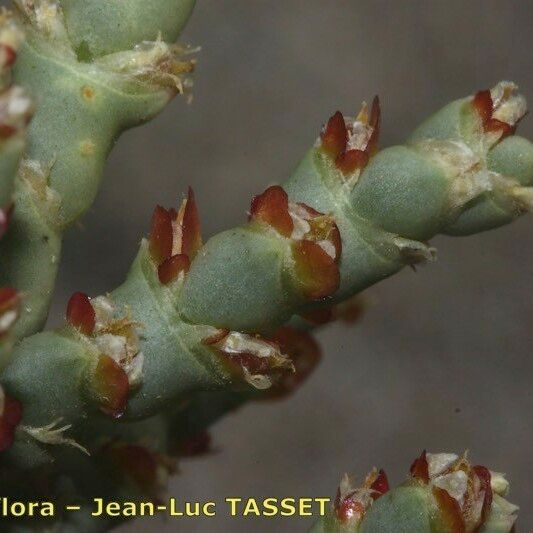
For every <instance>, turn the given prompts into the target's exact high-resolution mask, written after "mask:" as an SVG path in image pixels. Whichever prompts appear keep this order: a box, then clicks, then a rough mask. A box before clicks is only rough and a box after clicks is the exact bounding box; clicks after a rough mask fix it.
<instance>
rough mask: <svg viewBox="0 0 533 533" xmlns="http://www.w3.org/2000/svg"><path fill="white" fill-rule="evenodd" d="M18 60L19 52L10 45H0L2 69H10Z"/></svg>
mask: <svg viewBox="0 0 533 533" xmlns="http://www.w3.org/2000/svg"><path fill="white" fill-rule="evenodd" d="M16 60H17V52H15V50H14V48H12V47H11V46H9V45H8V44H5V43H1V44H0V67H1V68H10V67H12V66H13V65H14V64H15V61H16Z"/></svg>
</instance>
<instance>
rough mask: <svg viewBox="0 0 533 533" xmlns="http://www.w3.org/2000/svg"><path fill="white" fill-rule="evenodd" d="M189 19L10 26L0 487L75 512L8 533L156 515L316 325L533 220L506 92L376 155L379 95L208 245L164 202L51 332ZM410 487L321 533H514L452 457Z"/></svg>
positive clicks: (0, 124) (531, 194)
mask: <svg viewBox="0 0 533 533" xmlns="http://www.w3.org/2000/svg"><path fill="white" fill-rule="evenodd" d="M193 5H194V1H192V0H158V1H157V2H146V1H144V0H121V1H120V2H119V1H118V0H110V1H109V2H102V1H101V0H62V1H59V0H58V1H54V0H31V1H30V0H17V1H16V2H15V6H14V13H13V14H10V13H8V12H4V13H3V14H2V16H1V19H0V24H1V33H0V66H1V68H2V82H3V84H4V85H3V92H2V94H1V95H0V171H1V176H0V234H1V235H2V237H3V238H2V241H1V242H0V286H1V288H0V363H1V366H2V369H3V372H2V375H1V379H0V383H1V385H0V452H1V455H0V468H1V471H2V494H6V495H8V496H9V497H11V498H14V499H19V500H32V501H33V500H39V499H42V498H43V496H44V495H46V497H47V499H52V500H53V501H55V502H57V503H63V504H68V503H70V502H73V501H75V502H78V503H80V502H81V503H80V505H81V511H80V512H79V513H76V514H63V513H61V512H59V513H57V514H56V515H55V516H54V517H53V518H50V519H46V520H45V519H44V518H43V520H42V521H36V520H26V521H24V520H22V521H21V520H20V519H15V518H13V520H7V521H5V523H6V528H8V529H10V528H12V529H13V531H18V530H19V528H20V527H23V528H30V529H31V528H35V529H40V528H41V529H42V528H56V530H61V531H62V530H69V528H70V529H74V530H81V531H99V530H105V529H107V528H109V527H111V525H113V523H112V522H111V521H107V520H104V519H99V520H95V519H91V518H90V515H89V512H88V506H89V503H90V502H91V501H92V499H93V498H94V497H100V498H101V497H104V498H105V497H110V498H112V499H113V500H114V501H126V500H128V501H138V500H143V499H144V500H145V499H147V498H152V499H157V498H158V497H160V495H161V492H162V491H164V489H165V483H166V479H167V477H168V476H169V475H170V474H171V473H173V472H174V470H175V462H176V459H177V458H178V457H180V456H184V455H191V454H196V453H201V452H203V451H206V450H207V449H208V447H209V437H208V434H207V433H206V430H207V428H208V426H209V425H210V424H211V423H212V422H214V421H215V420H216V419H217V418H219V417H221V416H222V415H224V414H225V413H226V412H228V411H230V410H233V409H235V408H236V407H237V406H239V405H241V404H242V403H244V402H246V401H253V400H261V399H274V398H279V397H284V396H286V395H288V394H290V393H291V392H292V391H294V390H295V389H296V388H297V387H298V386H300V384H301V383H302V382H303V381H304V380H305V378H306V377H307V376H308V375H309V374H310V372H312V371H313V369H314V368H315V367H316V365H317V364H318V362H319V359H320V353H319V349H318V346H317V344H316V342H315V341H314V340H313V338H312V336H311V333H310V330H311V329H312V328H314V327H317V326H319V325H322V324H325V323H327V322H329V321H331V320H335V319H337V318H342V317H348V318H349V317H354V316H356V315H357V314H358V307H357V303H354V297H356V296H357V294H358V293H359V292H361V291H362V290H363V289H365V288H367V287H369V286H370V285H372V284H374V283H376V282H378V281H380V280H382V279H384V278H387V277H389V276H391V275H392V274H395V273H396V272H398V271H400V270H401V269H402V268H403V267H405V266H407V265H416V264H417V263H421V262H426V261H432V260H434V258H435V253H436V252H435V249H434V248H433V247H431V246H430V245H429V244H428V241H429V239H431V238H432V237H433V236H435V235H437V234H449V235H470V234H473V233H477V232H481V231H484V230H488V229H492V228H496V227H499V226H502V225H504V224H507V223H510V222H512V221H513V220H515V219H516V218H517V217H519V216H520V215H522V214H524V213H526V212H527V211H530V210H531V208H532V206H533V145H532V144H531V143H530V142H529V141H528V140H526V139H524V138H521V137H518V136H516V135H515V130H516V127H517V125H518V123H519V121H520V120H521V119H522V117H523V116H524V115H525V114H526V101H525V98H524V97H523V96H522V95H521V94H520V92H519V91H518V87H517V86H516V85H515V84H514V83H512V82H509V81H502V82H500V83H498V84H497V85H496V86H495V87H493V88H492V89H491V90H481V91H479V92H477V93H475V94H473V95H471V96H467V97H465V98H461V99H459V100H456V101H454V102H452V103H450V104H448V105H447V106H445V107H444V108H442V109H441V110H440V111H438V112H437V113H436V114H435V115H433V116H432V117H430V118H429V119H427V120H426V121H425V122H424V123H423V124H422V125H421V126H420V127H419V128H418V129H417V130H416V131H415V132H414V133H413V134H412V135H411V136H410V138H409V139H408V140H407V141H406V142H405V144H403V145H399V146H393V147H390V148H385V149H383V150H379V137H380V129H381V105H380V101H379V99H378V98H377V97H376V98H374V100H373V101H372V104H371V105H370V106H367V105H366V104H363V105H362V107H361V109H360V111H359V112H358V113H357V115H356V116H355V117H350V116H345V115H343V114H342V113H341V112H336V113H335V114H334V115H333V116H332V117H331V118H330V119H329V120H327V121H326V123H325V125H324V126H323V127H322V129H321V131H317V135H316V141H315V142H314V144H313V145H312V146H311V148H310V149H309V150H308V152H307V153H306V154H305V156H304V158H303V160H302V161H301V163H300V164H299V165H298V166H297V168H296V170H295V172H294V173H293V175H292V176H291V177H289V179H288V180H287V181H286V182H284V183H282V184H279V185H272V186H270V187H268V188H267V189H266V190H264V191H263V192H261V191H258V194H257V195H256V196H254V197H253V199H252V201H251V205H250V209H249V216H248V220H247V221H245V222H244V223H243V224H242V225H241V226H238V227H236V228H233V229H230V230H227V231H224V232H222V233H219V234H218V235H215V236H213V237H211V238H210V239H208V240H207V241H206V242H205V244H204V243H203V242H204V241H203V239H202V234H201V224H200V218H199V213H198V209H197V205H196V198H195V195H194V193H193V191H192V189H189V190H188V192H187V195H186V197H185V198H184V199H183V200H182V201H181V203H179V204H178V205H176V206H174V207H162V206H157V207H156V208H155V210H154V213H153V216H152V221H151V229H150V233H149V236H148V238H146V239H144V240H143V241H142V242H141V245H140V248H139V252H138V254H137V257H136V258H135V260H134V261H133V264H132V266H131V269H130V272H129V274H128V275H127V277H126V280H125V281H124V283H123V284H122V285H121V286H119V287H118V288H116V289H114V290H112V291H111V292H110V293H108V294H106V295H102V296H96V297H92V298H91V297H89V296H88V295H86V294H84V293H81V292H77V293H75V294H74V295H72V297H71V298H70V300H69V302H68V304H67V309H66V324H65V326H64V327H62V328H59V329H57V330H53V331H46V332H41V330H42V329H43V325H44V322H45V320H46V317H47V313H48V309H49V305H50V299H51V296H52V292H53V287H54V283H55V278H56V274H57V269H58V264H59V258H60V251H61V240H62V236H63V234H64V232H65V231H66V229H67V228H68V227H69V226H71V225H72V224H73V223H74V222H75V221H76V220H78V219H79V218H80V217H81V216H82V215H83V214H84V213H85V212H86V211H87V210H88V208H89V207H90V205H91V204H92V202H93V200H94V198H95V196H96V193H97V189H98V186H99V183H100V181H101V177H102V170H103V167H104V163H105V159H106V157H107V155H108V153H109V152H110V150H111V147H112V145H113V143H114V142H115V140H116V139H117V138H118V136H119V135H120V133H121V132H122V131H124V130H125V129H127V128H129V127H132V126H135V125H138V124H141V123H143V122H146V121H147V120H149V119H150V118H152V117H153V116H155V115H156V114H157V113H159V112H160V111H161V110H162V109H163V108H164V106H165V105H166V104H167V103H168V101H169V100H170V99H171V98H172V97H173V96H175V95H176V94H179V93H187V92H188V90H189V88H190V85H191V82H190V80H189V74H190V72H191V71H192V70H193V67H194V60H193V59H190V57H189V53H190V52H191V49H190V48H189V47H187V46H182V45H177V44H173V43H174V41H175V40H176V39H177V38H178V36H179V34H180V32H181V30H182V28H183V26H184V25H185V23H186V21H187V19H188V16H189V15H190V12H191V10H192V8H193ZM11 71H12V72H11ZM21 87H22V88H21ZM28 95H29V96H28ZM32 102H35V115H34V116H33V119H32V120H31V122H29V119H30V117H31V116H32V114H33V111H34V105H33V104H32ZM412 478H413V479H411V480H410V481H409V482H408V483H407V484H406V485H405V486H403V487H402V488H399V489H394V490H392V491H390V492H389V491H388V482H387V479H386V476H385V475H384V473H382V472H373V473H372V474H371V475H370V476H369V477H368V478H367V480H366V481H365V483H364V485H363V488H362V489H356V488H353V487H351V485H349V483H348V482H343V484H342V486H341V488H340V489H339V495H338V498H337V500H336V503H335V506H334V510H333V511H332V515H331V516H330V517H328V518H327V519H326V520H324V522H323V523H322V524H321V525H320V526H317V527H322V528H323V529H325V530H327V531H330V530H331V531H335V530H340V531H358V530H359V529H360V530H361V531H378V530H379V531H420V532H421V533H424V532H426V531H435V532H437V531H438V532H448V531H449V532H460V531H469V532H470V531H485V532H489V531H491V532H500V531H501V532H502V533H503V532H507V531H509V530H510V528H511V527H512V524H513V521H514V515H515V509H514V507H512V506H511V505H510V504H508V503H507V502H506V501H505V500H503V498H502V497H500V495H501V493H502V490H500V488H499V487H500V485H503V484H504V481H503V478H502V477H501V476H498V475H495V474H491V473H490V472H489V471H488V470H487V469H485V468H483V467H471V466H470V465H469V463H468V462H467V461H466V459H465V458H462V459H460V458H458V457H456V456H453V457H452V456H451V455H449V454H444V455H442V454H437V455H430V454H423V456H422V457H421V458H420V459H419V460H417V462H415V465H414V467H413V469H412ZM22 479H24V480H25V482H23V483H22V482H21V480H22ZM458 487H459V488H458ZM416 520H418V522H417V521H416ZM368 524H371V525H368ZM391 524H392V525H391ZM393 527H396V529H393ZM376 528H381V529H376ZM387 528H388V529H387ZM391 528H392V529H391Z"/></svg>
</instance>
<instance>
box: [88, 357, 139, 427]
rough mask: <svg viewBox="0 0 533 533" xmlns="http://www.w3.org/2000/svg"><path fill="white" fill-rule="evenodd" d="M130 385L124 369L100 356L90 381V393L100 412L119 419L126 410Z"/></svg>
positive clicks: (107, 358) (109, 359)
mask: <svg viewBox="0 0 533 533" xmlns="http://www.w3.org/2000/svg"><path fill="white" fill-rule="evenodd" d="M129 391H130V384H129V381H128V376H127V374H126V372H125V371H124V369H123V368H122V367H121V366H120V365H119V364H118V363H117V362H116V361H115V360H114V359H112V358H111V357H109V356H107V355H100V358H99V359H98V364H97V366H96V369H95V372H94V375H93V377H92V379H91V393H92V394H93V395H94V397H95V399H96V400H97V401H98V403H99V404H100V410H101V411H102V412H103V413H105V414H106V415H109V416H111V417H113V418H120V417H121V416H122V415H123V414H124V411H125V410H126V404H127V402H128V395H129Z"/></svg>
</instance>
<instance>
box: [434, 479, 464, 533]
mask: <svg viewBox="0 0 533 533" xmlns="http://www.w3.org/2000/svg"><path fill="white" fill-rule="evenodd" d="M433 496H434V498H435V500H436V501H437V506H438V508H439V511H440V514H441V518H442V522H443V523H444V524H445V530H446V531H449V532H450V533H466V526H465V521H464V519H463V514H462V512H461V506H460V505H459V502H458V501H457V500H456V499H455V498H453V497H452V496H450V494H449V493H448V491H446V490H444V489H441V488H440V487H433Z"/></svg>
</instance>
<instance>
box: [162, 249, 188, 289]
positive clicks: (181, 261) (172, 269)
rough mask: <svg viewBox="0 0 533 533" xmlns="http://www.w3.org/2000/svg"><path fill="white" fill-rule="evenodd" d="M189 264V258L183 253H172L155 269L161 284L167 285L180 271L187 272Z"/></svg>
mask: <svg viewBox="0 0 533 533" xmlns="http://www.w3.org/2000/svg"><path fill="white" fill-rule="evenodd" d="M190 266H191V262H190V261H189V258H188V257H187V256H186V255H185V254H177V255H173V256H172V257H170V258H169V259H167V260H166V261H164V262H163V263H161V265H159V268H158V269H157V275H158V276H159V281H160V282H161V283H162V284H163V285H168V284H169V283H170V282H171V281H174V280H175V279H176V278H177V277H178V276H179V274H180V273H181V272H188V271H189V268H190Z"/></svg>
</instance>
